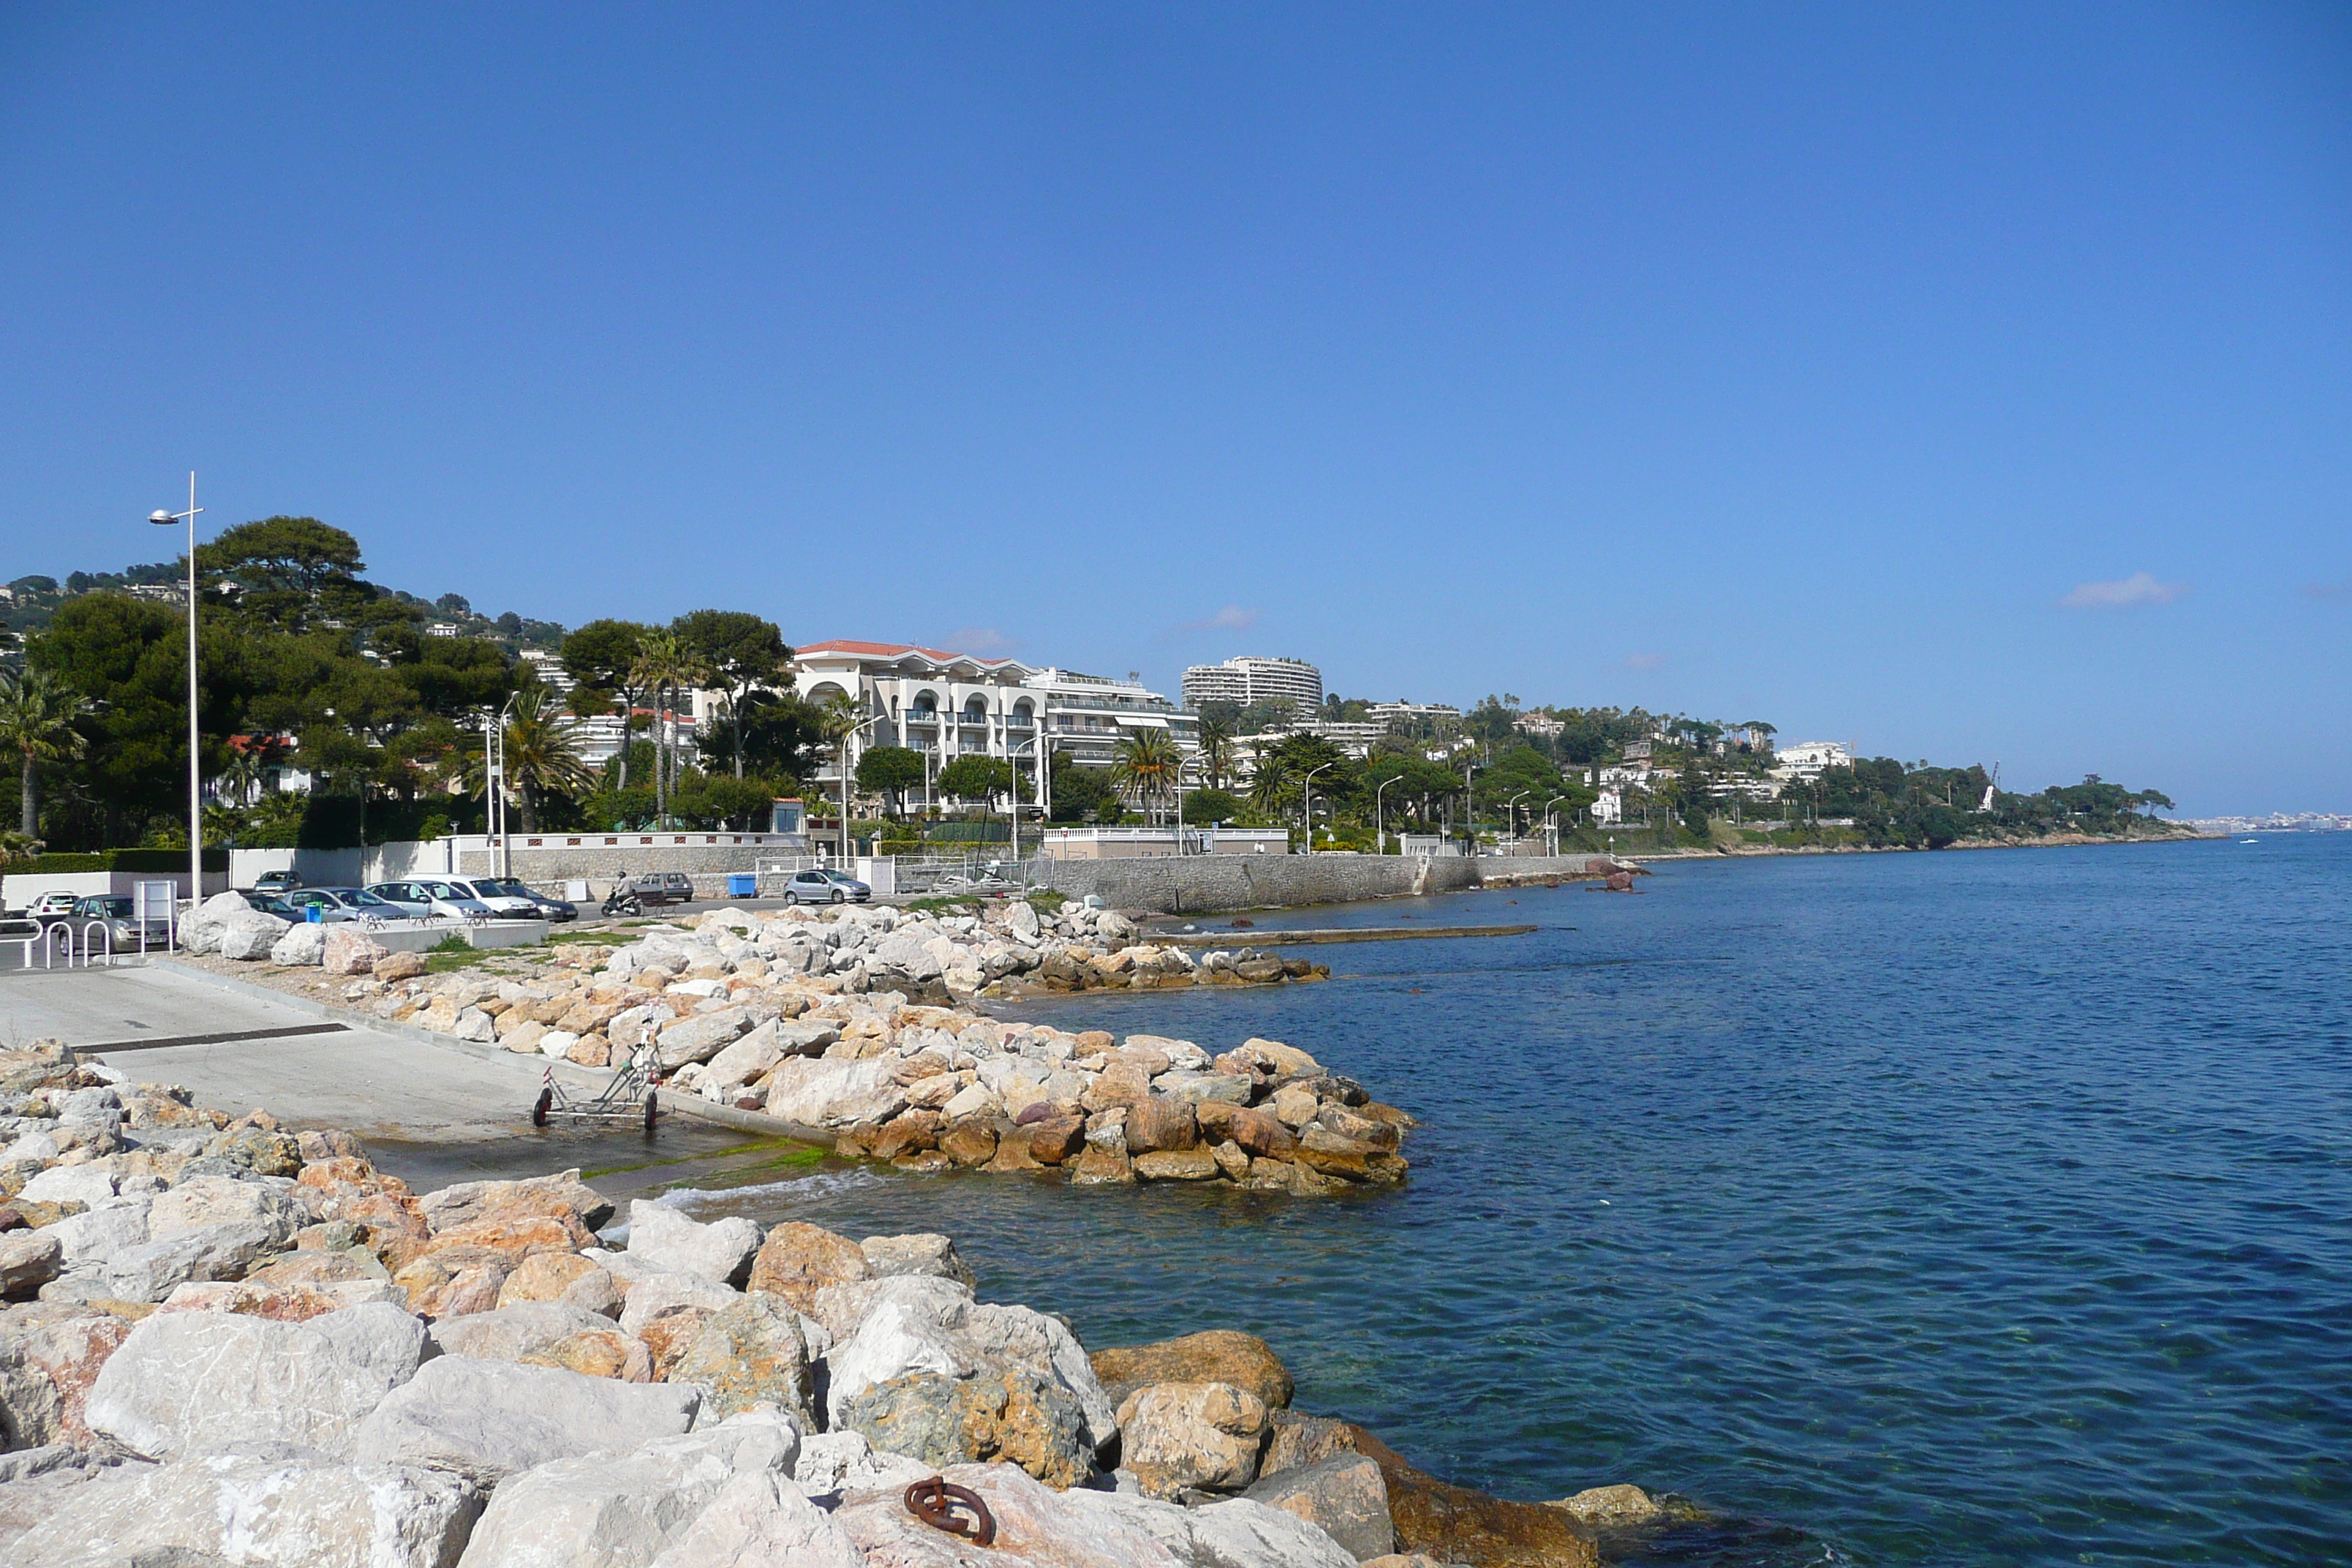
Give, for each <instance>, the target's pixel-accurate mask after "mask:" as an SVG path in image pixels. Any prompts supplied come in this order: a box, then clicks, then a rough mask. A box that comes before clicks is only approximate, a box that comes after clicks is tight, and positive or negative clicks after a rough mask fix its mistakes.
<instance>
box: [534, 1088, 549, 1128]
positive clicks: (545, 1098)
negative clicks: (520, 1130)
mask: <svg viewBox="0 0 2352 1568" xmlns="http://www.w3.org/2000/svg"><path fill="white" fill-rule="evenodd" d="M554 1103H555V1091H554V1090H553V1089H541V1090H540V1091H539V1098H538V1099H537V1100H533V1101H532V1102H531V1107H530V1124H531V1125H532V1126H533V1127H544V1126H546V1125H547V1110H548V1107H550V1106H551V1105H553V1104H554Z"/></svg>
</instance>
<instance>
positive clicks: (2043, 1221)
mask: <svg viewBox="0 0 2352 1568" xmlns="http://www.w3.org/2000/svg"><path fill="white" fill-rule="evenodd" d="M1407 913H1411V914H1412V915H1413V916H1415V917H1416V918H1417V919H1420V920H1423V921H1430V922H1432V923H1436V922H1445V921H1499V920H1507V919H1516V920H1524V921H1537V922H1540V924H1541V926H1542V928H1543V929H1542V930H1541V931H1539V932H1538V934H1535V935H1532V936H1528V937H1522V938H1517V939H1513V940H1507V941H1481V942H1407V943H1391V944H1384V945H1367V946H1346V947H1334V948H1329V949H1327V950H1324V951H1323V952H1321V953H1319V954H1318V956H1319V957H1322V958H1324V959H1326V960H1328V962H1329V963H1331V964H1332V966H1333V969H1334V970H1335V972H1336V975H1335V979H1334V980H1333V982H1332V983H1331V984H1328V985H1321V986H1297V987H1288V988H1285V989H1282V990H1278V991H1245V992H1214V993H1210V992H1202V993H1184V994H1149V995H1141V996H1118V997H1115V998H1111V999H1107V1000H1105V999H1095V1000H1086V999H1077V1000H1072V1001H1069V1002H1066V1003H1052V1004H1043V1005H1038V1006H1037V1007H1036V1008H1034V1010H1033V1016H1049V1017H1051V1018H1052V1019H1053V1020H1054V1021H1055V1022H1056V1023H1057V1024H1061V1025H1063V1026H1067V1027H1073V1028H1076V1027H1087V1026H1101V1027H1106V1028H1110V1029H1114V1030H1118V1031H1122V1032H1128V1031H1136V1030H1148V1031H1151V1032H1155V1033H1163V1034H1173V1035H1178V1036H1181V1037H1188V1038H1191V1039H1194V1040H1197V1041H1199V1042H1201V1043H1202V1045H1204V1046H1208V1047H1211V1048H1213V1049H1223V1048H1225V1047H1230V1046H1232V1045H1234V1044H1235V1043H1238V1042H1239V1041H1240V1040H1242V1039H1243V1038H1244V1037H1248V1036H1250V1035H1265V1036H1268V1037H1274V1038H1278V1039H1283V1040H1287V1041H1289V1042H1290V1043H1292V1044H1294V1045H1298V1046H1302V1047H1306V1048H1307V1049H1308V1050H1311V1051H1313V1052H1314V1053H1315V1054H1316V1055H1317V1056H1318V1057H1320V1058H1322V1059H1323V1060H1324V1061H1325V1062H1326V1063H1327V1064H1329V1065H1330V1066H1332V1067H1333V1068H1336V1069H1338V1070H1341V1071H1345V1072H1348V1073H1350V1074H1353V1075H1354V1076H1356V1077H1358V1078H1360V1079H1362V1080H1363V1081H1364V1082H1365V1083H1366V1084H1367V1085H1369V1086H1370V1087H1371V1088H1372V1089H1373V1091H1374V1092H1375V1093H1376V1094H1377V1095H1380V1096H1381V1097H1382V1098H1385V1099H1389V1100H1393V1101H1395V1102H1397V1103H1400V1104H1402V1105H1404V1106H1407V1107H1409V1108H1410V1109H1412V1110H1414V1111H1415V1112H1417V1113H1419V1114H1420V1115H1422V1116H1423V1118H1424V1126H1423V1129H1422V1131H1420V1132H1419V1133H1418V1134H1417V1135H1416V1136H1415V1137H1414V1138H1413V1139H1412V1142H1411V1144H1410V1146H1409V1149H1408V1152H1409V1154H1410V1155H1411V1157H1412V1161H1413V1165H1414V1169H1413V1173H1412V1180H1411V1183H1410V1184H1409V1185H1408V1186H1406V1187H1405V1188H1404V1189H1403V1190H1402V1191H1400V1192H1396V1193H1392V1194H1383V1195H1379V1196H1374V1197H1370V1198H1359V1199H1350V1200H1340V1201H1330V1202H1312V1203H1308V1202H1294V1201H1290V1200H1286V1199H1276V1198H1268V1197H1264V1196H1259V1195H1255V1194H1250V1195H1244V1194H1209V1193H1202V1192H1199V1191H1195V1190H1189V1189H1187V1190H1170V1189H1165V1188H1156V1189H1146V1190H1141V1191H1138V1192H1135V1193H1131V1194H1125V1193H1108V1194H1107V1193H1102V1192H1072V1191H1069V1190H1067V1189H1065V1188H1060V1187H1055V1186H1045V1185H1031V1184H1028V1183H1025V1182H1021V1181H1017V1180H1013V1181H1008V1180H999V1179H992V1178H971V1177H950V1178H910V1177H894V1176H877V1175H873V1174H870V1173H833V1174H828V1175H824V1176H820V1177H817V1178H813V1179H811V1180H810V1181H807V1182H803V1183H799V1184H792V1185H790V1186H788V1187H785V1188H772V1189H767V1190H764V1191H757V1192H746V1193H743V1194H735V1195H730V1196H729V1197H727V1198H725V1199H720V1200H718V1201H716V1202H714V1203H713V1204H712V1205H710V1206H712V1207H714V1208H718V1207H726V1208H738V1209H740V1210H742V1211H744V1212H751V1213H754V1214H757V1215H760V1216H761V1217H762V1218H765V1219H774V1218H777V1217H782V1216H783V1215H798V1216H801V1217H807V1218H813V1219H816V1220H818V1221H820V1222H822V1223H824V1224H828V1225H833V1226H838V1227H841V1228H844V1229H846V1230H848V1231H849V1232H850V1233H851V1234H854V1235H862V1234H870V1233H871V1232H873V1231H876V1230H887V1229H908V1228H926V1229H940V1230H946V1231H950V1232H952V1233H953V1234H955V1235H956V1236H958V1237H960V1238H961V1243H962V1246H963V1248H964V1251H965V1253H966V1255H967V1257H969V1258H971V1261H972V1263H973V1264H974V1266H975V1267H976V1268H978V1269H979V1271H980V1273H981V1275H982V1282H983V1288H984V1291H985V1292H986V1293H988V1294H992V1295H994V1296H996V1297H998V1298H999V1299H1008V1300H1024V1301H1028V1302H1032V1303H1034V1304H1037V1305H1041V1306H1047V1307H1051V1308H1054V1309H1057V1310H1062V1311H1064V1312H1066V1313H1067V1314H1068V1315H1069V1316H1070V1317H1071V1318H1072V1319H1073V1320H1074V1321H1075V1322H1076V1325H1077V1327H1078V1329H1079V1331H1080V1332H1081V1334H1082V1335H1083V1336H1084V1337H1085V1338H1086V1339H1087V1341H1088V1342H1090V1343H1096V1344H1104V1343H1117V1342H1129V1341H1134V1340H1139V1339H1146V1338H1153V1337H1159V1336H1163V1335H1168V1334H1174V1333H1180V1332H1186V1331H1192V1330H1195V1329H1200V1328H1206V1327H1220V1326H1222V1327H1235V1328H1244V1329H1248V1330H1250V1331H1255V1332H1257V1333H1260V1334H1263V1335H1265V1337H1266V1338H1267V1339H1268V1340H1270V1341H1272V1342H1274V1344H1275V1345H1276V1348H1277V1349H1278V1350H1279V1351H1280V1352H1281V1353H1282V1355H1283V1357H1284V1359H1285V1360H1286V1362H1288V1363H1289V1364H1290V1366H1291V1368H1292V1369H1293V1371H1294V1372H1295V1373H1297V1379H1298V1403H1299V1405H1301V1406H1302V1407H1304V1408H1308V1409H1312V1410H1315V1411H1318V1412H1323V1413H1328V1414H1336V1415H1348V1416H1350V1417H1353V1418H1355V1419H1358V1420H1360V1421H1362V1422H1364V1423H1366V1424H1367V1425H1369V1426H1371V1427H1373V1428H1374V1429H1376V1430H1378V1431H1379V1432H1380V1433H1381V1435H1382V1436H1385V1437H1387V1438H1388V1439H1389V1440H1390V1441H1391V1443H1392V1444H1393V1445H1394V1446H1395V1447H1398V1448H1399V1449H1401V1450H1402V1452H1404V1453H1405V1454H1406V1455H1407V1456H1408V1457H1410V1458H1412V1459H1413V1460H1414V1461H1415V1462H1416V1463H1418V1464H1420V1465H1421V1466H1422V1467H1423V1468H1426V1469H1429V1470H1433V1471H1435V1472H1437V1473H1438V1474H1440V1475H1443V1476H1444V1477H1446V1478H1448V1479H1454V1480H1457V1481H1461V1482H1464V1483H1467V1484H1470V1485H1474V1486H1478V1487H1482V1488H1485V1489H1489V1490H1492V1491H1495V1492H1498V1493H1502V1494H1504V1495H1507V1496H1514V1497H1520V1498H1528V1499H1542V1498H1555V1497H1559V1496H1562V1495H1564V1494H1566V1493H1568V1492H1570V1491H1574V1490H1576V1489H1580V1488H1582V1487H1586V1486H1591V1485H1595V1484H1599V1483H1602V1482H1610V1481H1619V1480H1630V1481H1633V1482H1636V1483H1638V1484H1640V1485H1642V1486H1644V1487H1647V1488H1651V1489H1656V1490H1661V1491H1667V1492H1673V1493H1676V1494H1679V1495H1681V1496H1683V1497H1685V1498H1687V1499H1689V1500H1692V1501H1693V1502H1695V1503H1696V1504H1697V1505H1699V1506H1700V1507H1701V1508H1703V1509H1705V1510H1707V1511H1708V1513H1709V1515H1710V1519H1709V1521H1708V1522H1706V1523H1705V1524H1699V1525H1685V1526H1681V1527H1677V1528H1675V1529H1673V1530H1670V1531H1664V1532H1662V1533H1657V1534H1654V1535H1651V1536H1649V1537H1645V1538H1641V1539H1636V1540H1627V1541H1621V1542H1612V1547H1611V1550H1612V1554H1613V1555H1614V1556H1615V1558H1616V1560H1618V1561H1621V1562H1642V1563H1759V1564H1787V1563H1820V1562H1837V1563H1864V1564H1881V1563H1884V1564H1894V1563H1939V1564H1941V1563H2002V1564H2015V1563H2150V1564H2154V1563H2162V1564H2166V1565H2168V1568H2170V1565H2177V1564H2180V1563H2233V1564H2236V1563H2343V1562H2346V1561H2352V835H2337V836H2332V837H2327V836H2269V837H2263V839H2262V840H2261V841H2260V842H2258V843H2254V844H2240V843H2236V842H2227V843H2211V842H2208V843H2197V844H2186V845H2163V846H2147V847H2097V848H2085V849H2053V850H2032V851H2011V852H1986V853H1945V854H1936V855H1875V856H1847V857H1836V858H1801V859H1798V858H1790V859H1773V860H1749V861H1740V862H1732V863H1717V862H1707V863H1681V864H1675V863H1670V864H1665V865H1662V866H1660V867H1659V868H1657V874H1656V875H1655V876H1654V877H1650V878H1645V879H1643V881H1642V892H1641V893H1640V895H1639V896H1633V897H1627V896H1612V895H1606V894H1599V893H1594V892H1590V891H1587V890H1584V889H1581V888H1568V889H1556V890H1554V889H1536V890H1528V891H1519V892H1516V893H1500V892H1497V893H1486V894H1470V895H1465V896H1461V897H1456V898H1449V899H1439V900H1425V901H1421V902H1418V903H1415V902H1409V901H1396V902H1389V903H1383V904H1380V905H1373V906H1360V907H1355V908H1349V909H1344V910H1328V909H1327V910H1311V911H1297V912H1296V913H1294V914H1292V915H1290V916H1286V917H1283V921H1285V922H1286V923H1293V924H1317V925H1328V924H1338V923H1346V922H1361V923H1374V924H1384V923H1390V922H1393V921H1398V919H1399V917H1400V916H1402V915H1404V914H1407ZM1261 923H1262V924H1264V925H1272V924H1275V923H1282V922H1277V921H1275V920H1273V919H1271V918H1269V919H1267V920H1266V921H1262V922H1261Z"/></svg>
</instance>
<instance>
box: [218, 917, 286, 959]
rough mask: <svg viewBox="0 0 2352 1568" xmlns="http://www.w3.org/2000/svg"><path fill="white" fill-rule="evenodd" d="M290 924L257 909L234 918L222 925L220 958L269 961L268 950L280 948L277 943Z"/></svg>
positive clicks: (223, 922)
mask: <svg viewBox="0 0 2352 1568" xmlns="http://www.w3.org/2000/svg"><path fill="white" fill-rule="evenodd" d="M290 923H291V922H290V921H282V920H279V919H278V917H277V916H276V915H266V914H263V913H262V912H261V911H260V910H256V909H248V910H246V911H245V912H244V913H243V914H238V915H231V916H229V918H228V919H227V920H226V921H222V922H221V933H220V948H219V952H220V955H221V956H222V957H223V958H236V959H246V960H251V959H257V958H268V956H269V950H270V949H271V948H273V947H275V946H277V945H278V938H279V937H281V936H284V935H285V934H286V928H287V927H288V925H289V924H290Z"/></svg>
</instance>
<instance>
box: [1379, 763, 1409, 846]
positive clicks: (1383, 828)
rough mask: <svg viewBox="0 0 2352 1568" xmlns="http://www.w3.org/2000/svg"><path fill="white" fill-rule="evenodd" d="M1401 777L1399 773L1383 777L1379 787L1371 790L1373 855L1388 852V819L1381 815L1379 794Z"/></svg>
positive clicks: (1382, 793)
mask: <svg viewBox="0 0 2352 1568" xmlns="http://www.w3.org/2000/svg"><path fill="white" fill-rule="evenodd" d="M1402 777H1404V775H1403V774H1402V773H1399V774H1397V776H1396V778H1394V779H1383V780H1381V787H1380V788H1378V789H1376V790H1374V791H1373V792H1372V853H1373V854H1375V855H1385V854H1387V853H1388V852H1389V833H1388V826H1387V821H1388V819H1387V818H1386V817H1384V816H1381V796H1382V795H1386V794H1388V791H1389V785H1391V784H1394V783H1396V782H1397V779H1401V778H1402Z"/></svg>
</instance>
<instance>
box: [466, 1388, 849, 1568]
mask: <svg viewBox="0 0 2352 1568" xmlns="http://www.w3.org/2000/svg"><path fill="white" fill-rule="evenodd" d="M799 1452H800V1431H799V1429H798V1428H797V1427H796V1426H793V1423H792V1422H791V1421H789V1420H787V1419H785V1418H784V1417H782V1416H781V1415H776V1414H775V1413H773V1412H772V1411H751V1412H746V1413H745V1414H743V1415H738V1416H734V1417H732V1418H731V1419H730V1420H727V1421H723V1422H720V1423H719V1425H718V1426H712V1427H710V1428H709V1429H708V1430H706V1431H701V1432H693V1433H688V1434H683V1435H680V1436H670V1437H663V1438H658V1439H656V1440H655V1441H653V1442H651V1443H646V1444H644V1445H642V1446H640V1447H637V1448H635V1449H634V1450H633V1451H631V1452H628V1453H625V1454H612V1453H603V1454H593V1455H588V1456H584V1457H582V1458H569V1459H556V1460H552V1461H551V1462H549V1463H547V1464H543V1465H539V1466H536V1467H534V1468H531V1469H529V1470H525V1471H523V1472H521V1473H520V1474H518V1475H514V1476H509V1478H508V1479H506V1480H504V1481H503V1482H501V1483H499V1489H498V1492H497V1494H496V1495H495V1496H494V1497H493V1498H492V1499H491V1500H490V1506H489V1509H488V1511H487V1512H486V1513H484V1514H483V1515H482V1520H481V1522H480V1523H479V1524H478V1525H476V1526H475V1527H474V1534H473V1539H472V1540H471V1541H469V1542H467V1546H466V1555H465V1556H464V1558H463V1559H461V1560H460V1568H641V1565H642V1564H644V1563H649V1562H650V1561H652V1559H653V1558H654V1557H655V1556H656V1554H657V1553H659V1552H661V1551H662V1550H663V1548H665V1547H666V1546H667V1545H669V1544H670V1542H671V1541H672V1540H673V1539H674V1538H676V1537H677V1536H678V1535H679V1534H680V1533H681V1532H682V1531H685V1530H686V1528H687V1527H688V1526H689V1525H691V1524H692V1523H693V1522H694V1521H695V1520H696V1518H697V1517H698V1515H700V1514H701V1513H702V1511H703V1510H704V1509H705V1508H706V1507H708V1506H709V1504H710V1503H711V1502H712V1501H713V1500H716V1499H717V1497H718V1496H719V1493H720V1492H721V1491H722V1490H724V1489H726V1487H727V1485H728V1484H729V1483H730V1482H731V1481H733V1480H735V1479H738V1478H740V1477H747V1476H758V1477H766V1478H768V1479H771V1480H772V1479H775V1478H777V1477H778V1476H780V1475H789V1474H790V1473H791V1471H792V1468H793V1460H794V1459H795V1458H797V1457H798V1455H799ZM784 1484H785V1485H787V1486H789V1485H790V1484H791V1483H790V1482H786V1483H784ZM795 1495H797V1493H795ZM803 1506H806V1500H803ZM782 1561H786V1562H790V1561H793V1560H792V1559H783V1560H782Z"/></svg>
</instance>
